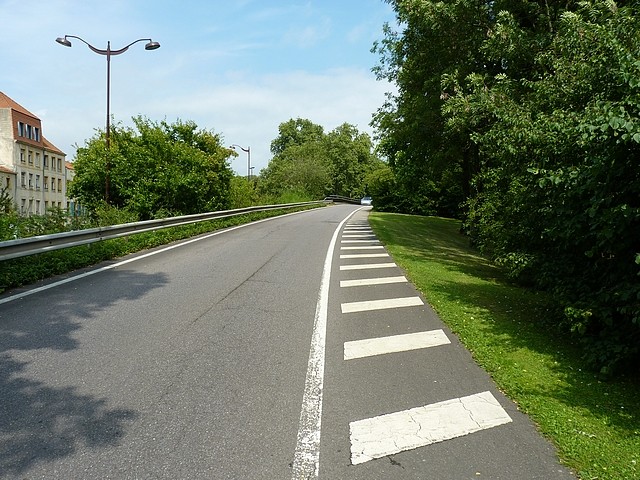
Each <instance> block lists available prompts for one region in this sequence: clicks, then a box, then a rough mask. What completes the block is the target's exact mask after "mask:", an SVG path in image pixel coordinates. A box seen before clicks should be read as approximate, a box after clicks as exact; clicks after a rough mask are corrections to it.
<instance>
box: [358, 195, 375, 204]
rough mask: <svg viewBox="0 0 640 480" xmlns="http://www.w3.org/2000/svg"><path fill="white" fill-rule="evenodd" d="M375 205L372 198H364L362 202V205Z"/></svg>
mask: <svg viewBox="0 0 640 480" xmlns="http://www.w3.org/2000/svg"><path fill="white" fill-rule="evenodd" d="M371 204H373V200H371V197H362V200H360V205H371Z"/></svg>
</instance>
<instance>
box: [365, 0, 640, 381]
mask: <svg viewBox="0 0 640 480" xmlns="http://www.w3.org/2000/svg"><path fill="white" fill-rule="evenodd" d="M390 3H392V4H393V5H394V8H395V9H396V12H397V13H398V18H399V20H401V21H402V22H403V23H402V25H403V27H404V31H403V32H402V34H400V33H396V32H393V31H391V30H390V29H389V28H388V27H387V29H386V32H387V33H386V38H385V40H384V41H383V43H382V44H380V45H378V46H377V47H376V48H377V51H378V52H379V53H381V55H382V59H381V66H380V67H379V68H378V70H377V71H378V73H379V75H381V76H384V77H385V78H389V79H392V80H394V81H396V83H397V84H398V86H399V88H398V92H399V93H398V96H397V97H396V98H392V99H390V101H389V102H387V103H386V104H385V105H384V106H383V107H382V109H381V110H380V111H379V112H378V114H377V116H376V120H375V121H376V125H377V127H378V135H379V137H380V144H381V146H382V148H383V149H384V151H385V154H386V155H387V156H388V157H389V158H390V164H391V166H392V169H393V173H394V177H393V179H394V181H395V182H396V184H397V185H398V192H400V195H401V196H402V198H401V201H396V200H395V199H392V200H393V201H395V202H396V204H397V205H398V206H399V208H403V209H410V208H411V207H412V204H411V202H410V201H409V200H408V198H409V195H411V192H410V191H409V190H408V187H409V186H411V187H412V188H413V189H417V188H420V187H422V188H424V189H425V190H424V194H422V193H421V194H420V195H418V196H417V197H418V200H419V201H420V202H421V203H422V204H423V205H430V204H435V205H436V206H438V207H440V205H441V203H440V202H442V199H443V198H444V197H443V192H445V191H446V190H447V186H450V187H452V188H453V192H454V194H459V193H461V198H463V199H464V200H465V210H464V211H463V212H460V213H462V214H463V215H464V220H465V226H466V229H467V232H468V233H469V234H470V236H471V238H472V240H473V241H474V242H475V243H476V244H477V245H478V246H479V247H480V248H481V249H482V250H483V251H484V252H485V253H488V254H489V255H491V256H492V257H493V258H494V259H495V260H496V261H497V262H499V263H501V264H503V265H504V266H505V267H507V269H508V271H509V272H510V273H511V274H512V276H513V277H514V278H516V279H518V280H520V281H524V282H526V283H527V284H529V285H535V286H537V287H540V288H545V289H548V290H550V291H552V292H553V293H554V294H555V295H556V298H557V300H558V302H559V304H560V305H562V307H563V310H564V313H565V315H564V318H562V319H560V320H559V321H558V324H559V325H560V326H561V327H562V328H565V329H566V331H571V332H573V333H575V334H577V335H579V336H580V338H581V340H582V341H584V343H585V346H586V348H585V358H586V359H587V360H588V361H589V363H590V364H591V365H597V366H598V367H601V368H602V370H603V371H610V370H611V369H613V368H615V367H616V365H619V364H621V363H623V362H632V361H634V360H635V361H637V359H638V356H639V354H640V347H639V345H640V304H639V302H638V300H639V299H640V282H638V274H639V268H638V264H639V263H640V255H639V253H638V247H637V240H636V239H637V238H638V237H639V236H640V203H639V200H638V199H639V198H640V169H639V168H638V164H637V162H636V161H635V159H637V158H638V155H639V154H640V120H638V119H639V118H640V107H639V106H638V105H640V62H639V61H638V58H640V37H638V35H637V32H638V31H640V20H638V19H639V18H640V15H639V13H640V5H639V4H638V2H625V3H626V5H624V4H623V6H619V5H618V4H616V3H615V2H613V1H612V0H593V1H585V2H573V1H568V2H566V1H563V2H556V1H551V0H546V1H545V2H534V1H529V0H515V1H508V2H506V1H497V2H483V1H470V0H448V1H440V2H434V1H418V0H404V1H403V0H398V1H392V2H390ZM621 4H622V2H621ZM473 11H475V12H476V14H477V15H476V21H475V22H474V21H473V20H472V17H471V16H469V14H470V13H472V12H473ZM446 19H448V22H445V20H446ZM454 31H455V32H457V33H456V35H455V38H451V34H452V32H454ZM440 37H441V38H443V39H449V40H451V42H452V47H451V48H452V49H453V50H455V51H456V52H459V53H462V55H460V56H459V58H458V59H455V58H452V57H451V56H448V55H447V52H445V51H442V50H441V49H442V47H443V45H442V44H441V43H440V42H439V38H440ZM429 38H430V39H432V41H433V47H430V48H427V42H426V39H429ZM427 50H429V51H427ZM436 57H441V58H436ZM421 96H424V97H425V98H424V99H423V98H421ZM436 96H437V100H436ZM425 125H428V126H429V129H428V131H426V130H424V129H423V127H424V126H425ZM421 128H422V130H421ZM443 160H445V161H444V162H443ZM430 183H431V186H428V185H429V184H430Z"/></svg>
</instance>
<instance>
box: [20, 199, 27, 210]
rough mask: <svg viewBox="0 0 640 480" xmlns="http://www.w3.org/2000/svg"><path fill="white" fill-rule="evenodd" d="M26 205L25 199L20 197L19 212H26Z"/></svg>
mask: <svg viewBox="0 0 640 480" xmlns="http://www.w3.org/2000/svg"><path fill="white" fill-rule="evenodd" d="M26 205H27V201H26V200H25V199H24V198H22V199H21V200H20V213H23V214H24V213H26V212H25V208H26Z"/></svg>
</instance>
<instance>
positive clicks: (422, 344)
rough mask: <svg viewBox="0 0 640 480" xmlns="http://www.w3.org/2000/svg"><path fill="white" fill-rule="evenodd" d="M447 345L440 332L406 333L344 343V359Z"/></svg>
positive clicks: (446, 339)
mask: <svg viewBox="0 0 640 480" xmlns="http://www.w3.org/2000/svg"><path fill="white" fill-rule="evenodd" d="M449 343H451V342H450V341H449V339H448V338H447V335H446V334H445V333H444V332H443V331H442V330H431V331H428V332H417V333H407V334H404V335H393V336H390V337H380V338H367V339H365V340H356V341H353V342H345V344H344V359H345V360H353V359H355V358H364V357H373V356H375V355H385V354H387V353H395V352H408V351H409V350H419V349H421V348H429V347H437V346H440V345H447V344H449Z"/></svg>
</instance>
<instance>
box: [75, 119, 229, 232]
mask: <svg viewBox="0 0 640 480" xmlns="http://www.w3.org/2000/svg"><path fill="white" fill-rule="evenodd" d="M133 120H134V125H135V130H134V129H131V128H124V127H122V126H120V125H116V126H113V127H112V132H111V149H110V151H109V163H110V168H109V177H110V185H111V191H110V203H111V204H112V205H114V206H116V207H123V208H126V209H128V210H129V211H131V212H134V213H135V214H136V215H137V216H138V217H139V218H140V219H149V218H154V217H157V216H159V215H161V216H164V215H167V214H174V215H180V214H183V215H188V214H192V213H201V212H206V211H214V210H219V209H224V208H227V207H228V205H229V183H230V180H231V177H232V172H231V169H230V168H229V165H228V164H227V157H228V156H229V151H228V149H226V148H225V147H224V146H223V145H222V140H221V138H220V136H219V135H217V134H215V133H213V132H210V131H207V130H199V129H198V127H197V125H196V124H195V123H194V122H191V121H187V122H182V121H180V120H178V121H176V122H175V123H173V124H169V123H167V122H165V121H163V122H159V123H158V122H152V121H151V120H149V119H147V118H144V117H136V118H134V119H133ZM105 158H106V155H105V152H104V140H103V138H101V135H100V134H98V135H97V136H96V137H94V138H92V139H90V140H88V141H87V142H86V144H85V146H84V147H82V148H79V149H78V151H77V154H76V159H75V162H74V169H75V173H76V176H75V178H74V182H73V185H72V195H73V196H75V197H77V198H78V199H80V201H81V203H83V204H84V205H86V206H88V207H89V208H91V209H93V210H95V209H96V208H98V206H99V205H100V204H101V202H102V199H103V196H104V185H105V177H106V171H105Z"/></svg>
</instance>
